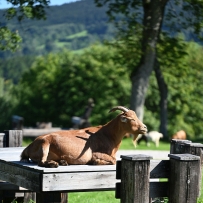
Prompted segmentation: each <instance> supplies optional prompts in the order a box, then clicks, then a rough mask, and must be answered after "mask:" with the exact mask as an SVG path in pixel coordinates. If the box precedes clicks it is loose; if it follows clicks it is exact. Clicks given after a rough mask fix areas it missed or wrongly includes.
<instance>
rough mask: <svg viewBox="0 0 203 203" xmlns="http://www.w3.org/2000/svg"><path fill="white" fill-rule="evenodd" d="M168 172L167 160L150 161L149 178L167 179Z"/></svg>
mask: <svg viewBox="0 0 203 203" xmlns="http://www.w3.org/2000/svg"><path fill="white" fill-rule="evenodd" d="M169 170H170V167H169V160H151V161H150V178H168V177H169Z"/></svg>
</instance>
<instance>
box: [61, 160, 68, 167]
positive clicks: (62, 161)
mask: <svg viewBox="0 0 203 203" xmlns="http://www.w3.org/2000/svg"><path fill="white" fill-rule="evenodd" d="M59 165H60V166H67V165H68V162H67V161H66V160H63V159H62V160H60V161H59Z"/></svg>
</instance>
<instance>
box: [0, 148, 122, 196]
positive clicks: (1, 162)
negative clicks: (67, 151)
mask: <svg viewBox="0 0 203 203" xmlns="http://www.w3.org/2000/svg"><path fill="white" fill-rule="evenodd" d="M23 149H24V148H23V147H16V148H1V149H0V179H2V180H5V181H8V182H10V183H13V184H16V185H19V186H21V187H24V188H27V189H29V190H31V191H36V192H38V193H40V192H42V191H48V190H50V191H60V190H61V191H95V190H98V191H100V190H101V191H102V190H114V189H115V183H116V182H119V181H118V180H116V176H115V171H116V166H115V165H103V166H93V165H70V166H59V167H58V168H44V167H39V166H37V165H36V164H33V163H23V162H20V161H19V159H20V153H21V152H22V150H23Z"/></svg>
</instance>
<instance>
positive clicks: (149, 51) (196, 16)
mask: <svg viewBox="0 0 203 203" xmlns="http://www.w3.org/2000/svg"><path fill="white" fill-rule="evenodd" d="M95 3H96V4H97V6H103V5H105V4H107V5H108V8H109V10H108V11H107V13H108V15H109V16H110V18H111V19H112V20H115V22H116V23H117V22H118V20H117V19H116V15H117V14H118V13H121V14H122V15H123V16H124V22H125V24H123V21H121V23H122V25H123V29H124V30H125V31H126V32H127V31H128V30H130V31H131V33H133V35H136V34H137V33H139V32H140V30H141V33H142V34H141V40H140V47H141V48H140V51H141V57H140V60H139V63H138V64H134V66H133V67H132V68H133V70H132V72H131V82H132V93H131V108H132V109H133V110H135V111H136V113H137V115H138V117H139V118H140V119H142V118H143V113H144V112H143V106H144V102H145V96H146V92H147V89H148V84H149V77H150V75H151V74H152V71H153V69H154V63H155V59H156V57H157V52H156V47H157V43H158V39H159V35H160V30H161V28H162V26H163V21H164V20H165V22H166V23H165V24H167V25H170V28H171V29H173V30H174V32H178V31H180V30H181V31H183V30H184V29H186V28H188V27H190V28H191V32H193V33H194V34H195V35H196V36H198V37H199V34H200V32H201V27H202V20H203V12H202V10H203V2H202V1H196V0H190V1H180V0H174V1H170V0H161V1H160V0H153V1H148V0H142V1H140V0H133V1H126V0H121V1H120V0H119V1H118V0H114V1H110V0H95ZM108 3H109V4H108ZM167 4H170V6H168V7H166V5H167ZM164 17H165V18H164ZM135 57H136V56H134V58H135Z"/></svg>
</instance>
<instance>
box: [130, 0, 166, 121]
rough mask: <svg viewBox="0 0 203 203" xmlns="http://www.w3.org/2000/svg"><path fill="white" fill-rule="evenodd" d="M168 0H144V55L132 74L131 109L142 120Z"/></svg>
mask: <svg viewBox="0 0 203 203" xmlns="http://www.w3.org/2000/svg"><path fill="white" fill-rule="evenodd" d="M167 1H168V0H143V9H144V18H143V33H142V36H143V38H142V57H141V59H140V63H139V65H138V66H137V67H135V68H134V70H133V72H132V74H131V81H132V92H131V102H130V105H131V109H132V110H134V111H135V112H136V114H137V116H138V118H139V119H140V120H143V116H144V108H143V107H144V102H145V95H146V92H147V88H148V83H149V77H150V75H151V73H152V71H153V67H154V61H155V58H156V45H157V40H158V36H159V30H160V28H161V24H162V19H163V15H164V8H165V5H166V3H167Z"/></svg>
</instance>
